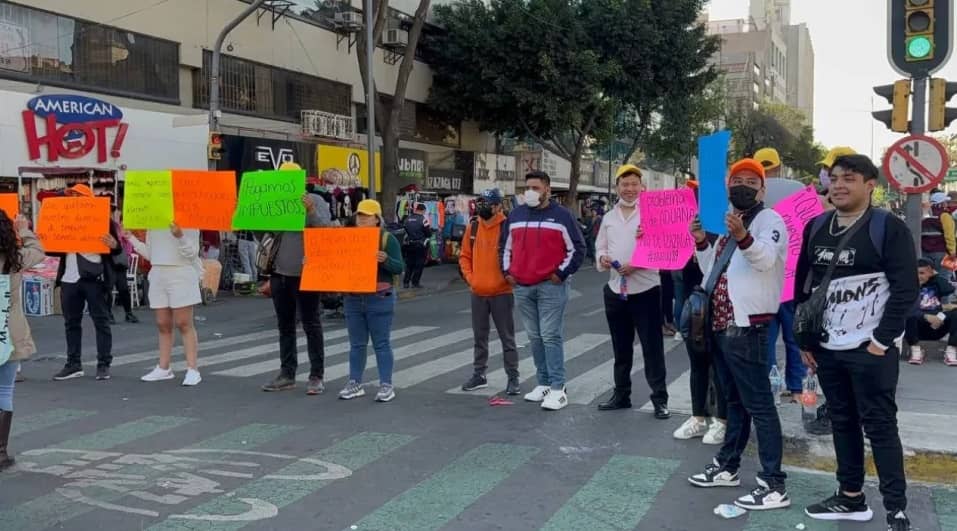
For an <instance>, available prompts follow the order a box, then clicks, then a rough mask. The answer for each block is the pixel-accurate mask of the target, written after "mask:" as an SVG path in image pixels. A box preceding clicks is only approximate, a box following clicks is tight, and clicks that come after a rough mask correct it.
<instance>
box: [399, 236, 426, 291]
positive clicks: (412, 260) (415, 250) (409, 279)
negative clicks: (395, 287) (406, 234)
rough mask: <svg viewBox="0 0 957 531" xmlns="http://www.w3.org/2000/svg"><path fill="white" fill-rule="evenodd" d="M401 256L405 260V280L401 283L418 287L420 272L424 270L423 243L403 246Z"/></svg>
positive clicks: (420, 277) (420, 278)
mask: <svg viewBox="0 0 957 531" xmlns="http://www.w3.org/2000/svg"><path fill="white" fill-rule="evenodd" d="M402 255H403V258H404V259H405V279H404V280H403V281H402V283H403V284H406V285H408V284H410V283H411V284H412V285H413V286H418V285H419V282H421V281H422V271H423V270H424V269H425V242H412V243H407V244H405V245H403V246H402Z"/></svg>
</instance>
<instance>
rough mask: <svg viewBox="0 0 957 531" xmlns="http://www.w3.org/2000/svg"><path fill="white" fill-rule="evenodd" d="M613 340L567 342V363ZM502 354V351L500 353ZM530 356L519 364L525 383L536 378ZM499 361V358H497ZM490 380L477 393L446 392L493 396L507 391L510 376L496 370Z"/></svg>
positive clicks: (590, 337) (584, 338) (597, 337)
mask: <svg viewBox="0 0 957 531" xmlns="http://www.w3.org/2000/svg"><path fill="white" fill-rule="evenodd" d="M610 340H611V339H610V338H609V337H608V335H602V334H581V335H579V336H576V337H574V338H572V339H570V340H568V341H566V342H565V363H566V364H567V363H568V362H569V361H571V360H573V359H575V358H577V357H579V356H582V355H584V354H586V353H588V352H590V351H592V350H594V349H596V348H598V347H600V346H601V345H603V344H605V343H607V342H608V341H610ZM498 353H499V354H501V351H500V350H499V351H498ZM528 354H529V355H528V356H526V357H524V358H522V359H520V360H519V362H518V373H519V377H520V378H521V381H522V382H523V383H524V382H526V381H528V380H530V379H532V378H535V375H536V371H535V360H534V359H532V356H531V352H528ZM496 360H497V358H496ZM486 378H487V379H488V387H486V388H485V389H478V390H475V391H463V390H462V388H461V387H453V388H452V389H449V390H448V391H446V393H451V394H469V395H480V396H492V395H494V394H496V393H498V392H500V391H501V390H502V389H505V386H506V385H507V384H508V376H507V375H506V374H505V369H504V368H501V369H496V370H494V371H491V372H489V373H488V374H487V375H486ZM568 386H569V391H571V383H570V382H569V384H568Z"/></svg>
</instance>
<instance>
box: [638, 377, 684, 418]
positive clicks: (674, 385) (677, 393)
mask: <svg viewBox="0 0 957 531" xmlns="http://www.w3.org/2000/svg"><path fill="white" fill-rule="evenodd" d="M668 409H670V410H671V412H672V413H679V414H682V415H690V414H691V370H690V369H689V370H687V371H685V372H683V373H681V376H678V377H677V378H675V380H674V381H673V382H671V383H670V384H668ZM654 410H655V406H654V404H652V403H651V401H650V400H649V401H648V402H645V405H643V406H641V411H647V412H649V413H651V412H653V411H654Z"/></svg>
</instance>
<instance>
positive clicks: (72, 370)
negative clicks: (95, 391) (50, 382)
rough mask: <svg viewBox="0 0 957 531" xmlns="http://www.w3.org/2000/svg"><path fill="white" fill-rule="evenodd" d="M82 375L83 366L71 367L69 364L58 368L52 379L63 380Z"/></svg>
mask: <svg viewBox="0 0 957 531" xmlns="http://www.w3.org/2000/svg"><path fill="white" fill-rule="evenodd" d="M82 377H83V367H71V366H69V365H66V366H64V367H63V368H62V369H60V372H58V373H56V374H54V375H53V379H54V380H56V381H58V382H62V381H63V380H72V379H73V378H82Z"/></svg>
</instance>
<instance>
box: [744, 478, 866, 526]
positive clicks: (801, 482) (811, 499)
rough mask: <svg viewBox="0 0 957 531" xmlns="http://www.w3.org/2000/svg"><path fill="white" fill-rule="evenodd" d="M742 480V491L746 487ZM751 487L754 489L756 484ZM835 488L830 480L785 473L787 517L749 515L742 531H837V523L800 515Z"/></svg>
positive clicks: (780, 514) (753, 512)
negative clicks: (788, 502) (800, 527)
mask: <svg viewBox="0 0 957 531" xmlns="http://www.w3.org/2000/svg"><path fill="white" fill-rule="evenodd" d="M743 479H744V478H742V482H741V484H742V485H741V486H742V487H743V486H745V483H746V482H745V481H743ZM751 485H753V486H757V484H756V483H751ZM835 485H836V484H835V482H834V477H833V476H827V475H823V474H807V473H802V472H794V471H788V478H787V488H788V497H790V498H791V507H790V509H788V512H787V517H786V518H785V517H783V516H782V515H783V514H784V513H781V511H749V512H748V525H746V526H745V527H744V531H793V530H794V527H795V526H796V525H798V524H799V523H803V524H804V526H805V528H806V529H808V530H810V531H837V530H838V529H840V527H839V523H838V522H823V521H820V520H812V519H811V518H810V517H809V516H807V515H806V514H805V513H804V508H805V507H807V506H808V505H811V504H813V503H818V502H820V501H822V500H824V499H825V498H828V497H830V496H832V495H833V494H834V487H835ZM748 488H750V487H748ZM877 512H879V513H880V512H882V511H877ZM771 513H778V514H771Z"/></svg>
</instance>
